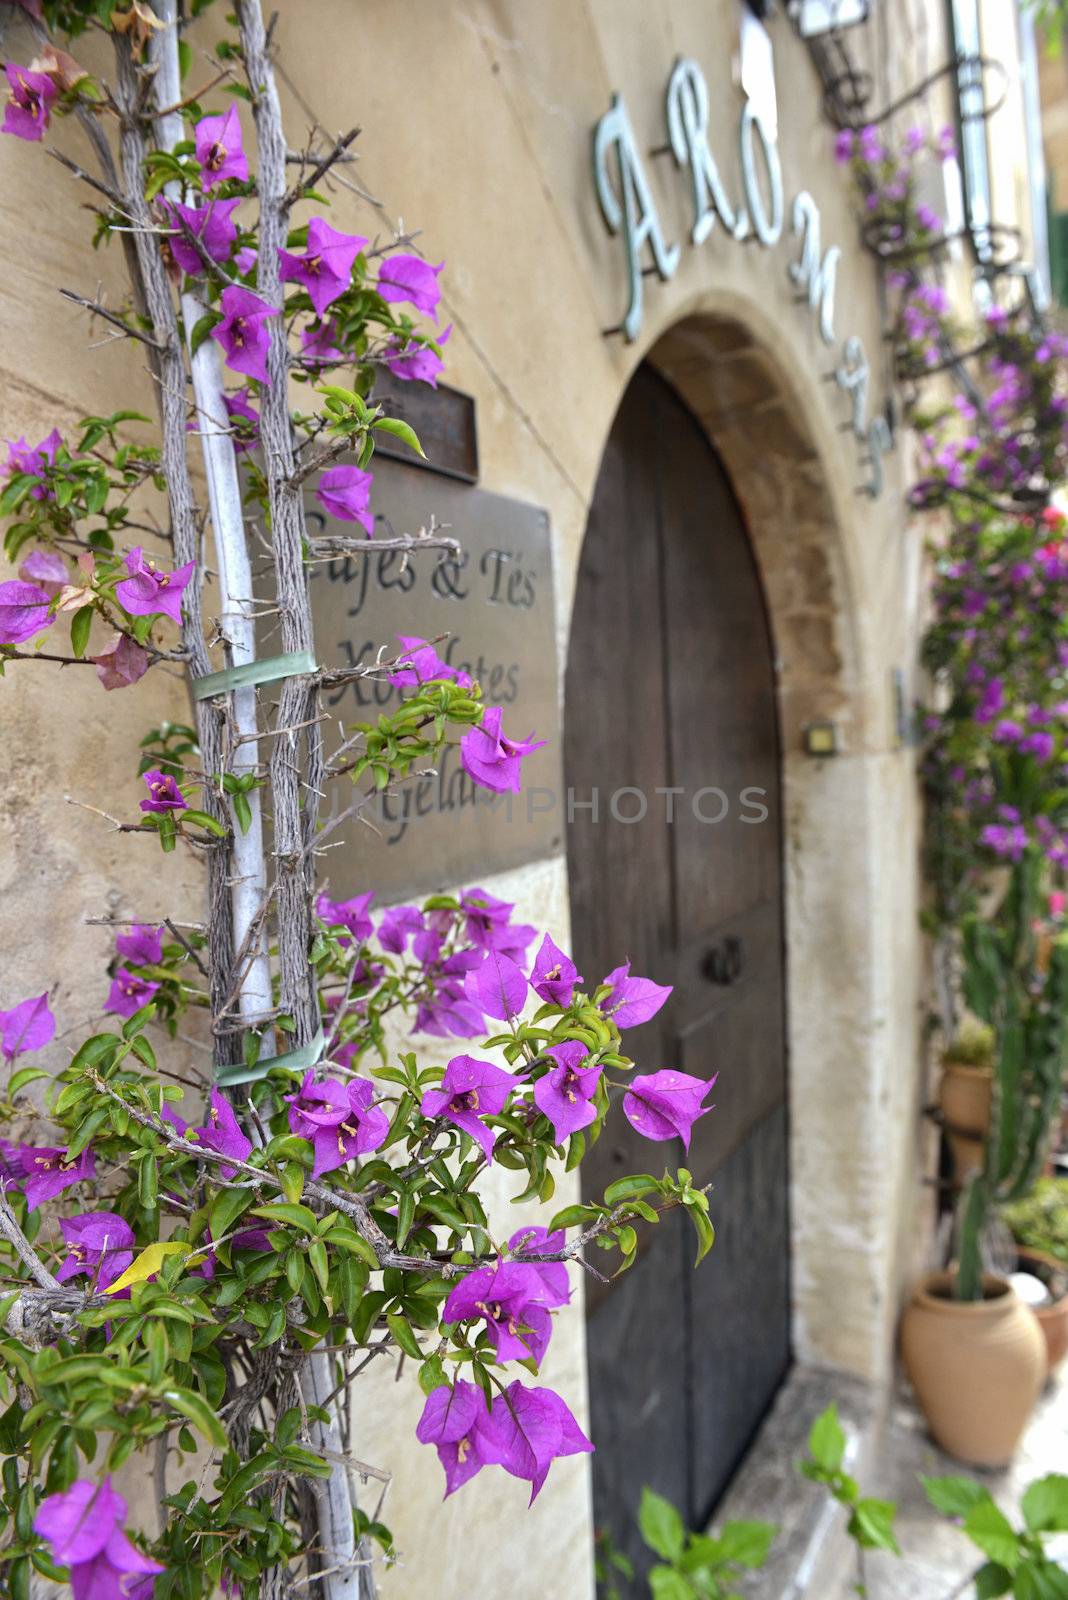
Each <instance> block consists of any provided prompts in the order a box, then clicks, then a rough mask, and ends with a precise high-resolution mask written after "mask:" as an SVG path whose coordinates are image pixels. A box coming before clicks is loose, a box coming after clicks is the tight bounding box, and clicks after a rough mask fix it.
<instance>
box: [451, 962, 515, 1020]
mask: <svg viewBox="0 0 1068 1600" xmlns="http://www.w3.org/2000/svg"><path fill="white" fill-rule="evenodd" d="M464 992H465V993H466V995H467V998H468V999H469V1000H470V1001H471V1003H472V1005H476V1006H478V1008H479V1010H480V1011H481V1012H482V1013H483V1015H484V1016H487V1017H497V1018H499V1019H500V1021H502V1022H506V1021H507V1020H508V1018H509V1017H517V1016H518V1015H519V1013H520V1012H521V1011H522V1009H523V1007H524V1005H525V1004H526V999H527V980H526V978H524V976H523V974H522V972H521V971H520V970H519V968H518V967H517V966H516V964H515V962H514V961H513V960H511V958H510V957H509V956H505V955H502V954H501V952H500V951H499V950H487V951H486V954H485V957H484V959H483V961H482V962H481V963H480V964H479V966H477V967H475V968H473V969H472V970H471V971H470V972H469V973H468V974H467V976H466V978H465V979H464Z"/></svg>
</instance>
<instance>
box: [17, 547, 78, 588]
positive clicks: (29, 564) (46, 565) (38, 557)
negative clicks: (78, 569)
mask: <svg viewBox="0 0 1068 1600" xmlns="http://www.w3.org/2000/svg"><path fill="white" fill-rule="evenodd" d="M19 577H20V578H21V579H22V580H23V582H24V583H35V584H37V585H38V587H39V588H41V589H44V591H45V592H46V594H58V593H59V591H60V589H63V588H65V587H66V585H67V584H68V583H69V582H70V573H69V572H68V571H67V563H66V562H65V561H64V560H63V557H62V556H57V555H56V553H55V551H54V550H31V551H30V553H29V555H28V556H26V557H25V559H24V560H23V561H22V563H21V565H20V566H19Z"/></svg>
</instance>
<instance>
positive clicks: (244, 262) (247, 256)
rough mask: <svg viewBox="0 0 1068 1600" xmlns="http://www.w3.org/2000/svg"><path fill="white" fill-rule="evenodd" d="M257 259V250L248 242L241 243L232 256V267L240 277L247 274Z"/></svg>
mask: <svg viewBox="0 0 1068 1600" xmlns="http://www.w3.org/2000/svg"><path fill="white" fill-rule="evenodd" d="M258 259H259V251H258V250H256V249H254V248H253V246H252V245H250V244H243V245H242V246H241V248H240V250H239V251H238V252H237V254H236V255H235V256H234V268H235V270H236V271H237V272H239V273H240V275H241V276H242V278H245V277H247V276H248V274H249V273H250V272H251V271H252V269H253V267H254V266H255V265H256V262H257V260H258Z"/></svg>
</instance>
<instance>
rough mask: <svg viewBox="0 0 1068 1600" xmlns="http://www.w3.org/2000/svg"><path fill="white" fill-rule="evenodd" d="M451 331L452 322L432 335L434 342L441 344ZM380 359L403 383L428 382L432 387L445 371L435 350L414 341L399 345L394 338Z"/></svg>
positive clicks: (435, 385)
mask: <svg viewBox="0 0 1068 1600" xmlns="http://www.w3.org/2000/svg"><path fill="white" fill-rule="evenodd" d="M451 332H452V323H451V322H450V324H449V326H448V327H447V328H446V329H445V332H444V333H438V334H435V335H434V343H435V344H436V345H439V346H440V345H443V344H445V343H446V341H447V340H448V337H449V335H450V333H451ZM382 359H383V361H384V362H385V364H386V366H387V367H388V368H389V370H390V372H392V374H393V376H394V377H395V378H400V379H401V381H402V382H403V383H429V385H430V387H431V388H432V389H436V388H437V386H438V379H439V378H440V377H441V374H442V373H443V372H444V371H445V363H444V361H442V359H441V357H440V356H439V355H438V353H437V351H436V350H430V349H428V348H427V346H426V345H425V344H416V343H415V342H414V341H413V342H412V343H410V344H407V345H401V344H400V343H398V341H397V340H396V339H393V340H391V341H390V343H389V344H388V345H387V346H386V348H385V350H384V352H383V355H382Z"/></svg>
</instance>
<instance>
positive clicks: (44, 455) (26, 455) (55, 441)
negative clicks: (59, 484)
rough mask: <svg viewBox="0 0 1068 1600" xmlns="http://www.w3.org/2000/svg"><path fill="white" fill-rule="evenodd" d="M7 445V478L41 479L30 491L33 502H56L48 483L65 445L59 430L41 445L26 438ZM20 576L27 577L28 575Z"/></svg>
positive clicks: (55, 429) (5, 465)
mask: <svg viewBox="0 0 1068 1600" xmlns="http://www.w3.org/2000/svg"><path fill="white" fill-rule="evenodd" d="M5 443H6V445H7V460H6V461H5V462H4V466H3V472H4V475H5V477H8V478H11V477H14V476H15V474H16V473H24V474H26V475H27V476H29V477H31V478H39V479H40V480H41V481H40V482H39V483H36V484H34V486H33V488H32V489H31V490H30V498H31V500H54V499H55V492H54V490H53V489H52V488H51V486H50V484H49V482H48V475H49V472H50V470H51V469H52V467H54V466H55V464H56V453H57V451H58V450H59V447H60V446H61V445H62V443H63V435H62V434H61V433H60V431H59V429H58V428H53V429H52V432H51V433H50V434H49V435H48V437H47V438H45V439H42V440H41V442H40V444H28V443H27V442H26V440H25V438H19V439H7V440H5ZM57 559H58V558H57ZM20 575H21V576H26V574H20Z"/></svg>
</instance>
